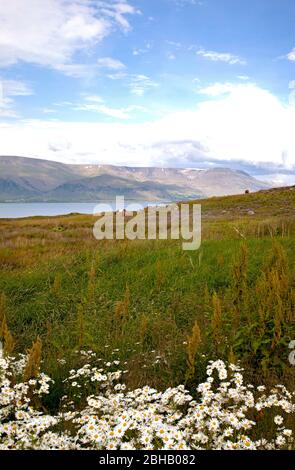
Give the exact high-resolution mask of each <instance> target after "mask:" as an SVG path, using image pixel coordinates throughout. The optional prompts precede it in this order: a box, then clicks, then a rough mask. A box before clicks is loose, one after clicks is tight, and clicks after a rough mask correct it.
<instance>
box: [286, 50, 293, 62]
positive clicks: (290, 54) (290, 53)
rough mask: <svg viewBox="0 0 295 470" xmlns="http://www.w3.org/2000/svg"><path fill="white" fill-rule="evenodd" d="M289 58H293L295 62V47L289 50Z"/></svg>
mask: <svg viewBox="0 0 295 470" xmlns="http://www.w3.org/2000/svg"><path fill="white" fill-rule="evenodd" d="M287 58H288V59H289V60H291V61H292V62H295V47H294V49H293V50H292V51H291V52H289V54H288V55H287Z"/></svg>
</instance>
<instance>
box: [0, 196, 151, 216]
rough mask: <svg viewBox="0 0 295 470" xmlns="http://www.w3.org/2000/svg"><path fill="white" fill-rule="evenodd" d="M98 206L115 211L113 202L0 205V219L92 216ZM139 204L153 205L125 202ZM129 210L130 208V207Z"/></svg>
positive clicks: (145, 202)
mask: <svg viewBox="0 0 295 470" xmlns="http://www.w3.org/2000/svg"><path fill="white" fill-rule="evenodd" d="M98 204H107V205H108V206H110V208H112V210H116V202H115V200H110V201H97V202H80V203H79V202H65V203H63V202H56V203H55V202H32V203H14V202H5V203H0V219H18V218H22V217H34V216H56V215H66V214H72V213H79V214H92V213H93V211H94V209H95V207H96V206H97V205H98ZM129 204H130V205H132V204H139V205H140V206H142V207H146V206H149V205H155V203H151V202H148V201H125V207H126V208H127V206H128V205H129ZM130 208H131V207H130Z"/></svg>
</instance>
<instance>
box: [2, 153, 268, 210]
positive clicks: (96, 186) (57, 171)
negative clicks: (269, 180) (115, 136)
mask: <svg viewBox="0 0 295 470" xmlns="http://www.w3.org/2000/svg"><path fill="white" fill-rule="evenodd" d="M268 187H269V186H268V185H267V184H266V183H263V182H261V181H258V180H257V179H255V178H253V177H252V176H250V175H248V174H247V173H245V172H243V171H236V170H231V169H229V168H210V169H207V170H194V169H181V168H156V167H148V168H145V167H142V168H140V167H126V166H112V165H69V164H63V163H57V162H52V161H47V160H41V159H35V158H25V157H14V156H0V202H39V201H40V202H41V201H43V202H96V201H98V200H103V199H112V198H114V197H115V196H116V195H124V196H125V197H126V199H129V200H135V199H137V200H145V201H170V200H180V199H183V200H184V199H198V198H205V197H210V196H224V195H232V194H240V193H243V192H245V190H247V189H248V190H250V191H259V190H261V189H267V188H268Z"/></svg>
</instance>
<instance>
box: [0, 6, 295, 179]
mask: <svg viewBox="0 0 295 470" xmlns="http://www.w3.org/2000/svg"><path fill="white" fill-rule="evenodd" d="M294 23H295V2H294V0H247V1H246V0H239V1H237V0H42V1H40V0H9V1H7V0H0V155H19V156H25V157H34V158H43V159H49V160H54V161H60V162H65V163H86V164H88V163H89V164H90V163H92V164H93V163H97V164H115V165H129V166H159V167H180V168H208V167H214V166H222V167H230V168H234V169H240V170H244V171H247V172H248V173H250V174H252V175H254V176H257V177H258V178H260V179H264V180H270V181H273V182H276V184H295V28H294Z"/></svg>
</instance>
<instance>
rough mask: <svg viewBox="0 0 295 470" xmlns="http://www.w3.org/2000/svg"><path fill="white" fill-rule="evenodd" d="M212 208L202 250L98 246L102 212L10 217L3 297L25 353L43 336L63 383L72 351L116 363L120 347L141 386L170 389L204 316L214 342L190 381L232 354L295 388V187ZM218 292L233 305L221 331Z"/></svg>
mask: <svg viewBox="0 0 295 470" xmlns="http://www.w3.org/2000/svg"><path fill="white" fill-rule="evenodd" d="M198 202H199V201H198ZM201 204H202V211H203V230H202V231H203V242H202V246H201V248H200V250H198V251H195V252H185V251H182V249H181V243H180V242H177V241H161V242H159V241H155V242H154V241H134V242H132V241H102V242H98V241H96V240H95V239H94V238H93V235H92V226H93V223H94V219H93V218H92V217H91V216H82V215H71V216H67V217H53V218H48V217H44V218H42V217H41V218H40V217H35V218H28V219H23V220H18V221H15V220H2V221H1V222H0V226H1V235H0V268H1V277H0V292H3V293H5V296H6V298H7V311H6V317H7V322H8V325H9V328H10V331H11V332H12V334H13V337H14V339H15V341H16V350H17V351H20V352H23V351H24V350H26V349H27V348H28V347H30V345H31V344H32V342H33V341H34V340H35V339H36V337H37V336H40V338H41V339H42V343H43V362H44V364H43V368H44V369H45V370H46V371H47V372H48V373H49V374H51V375H52V376H53V377H55V379H56V380H57V383H58V384H59V386H60V387H61V386H62V385H61V381H60V380H59V378H60V376H61V370H60V366H58V364H57V362H56V359H57V358H61V357H66V358H68V360H69V364H68V365H67V367H70V366H71V365H73V362H74V359H73V354H72V353H73V351H74V350H75V349H77V347H83V348H86V349H93V350H95V351H97V352H98V353H99V354H100V355H101V357H104V358H108V356H109V355H110V351H112V350H114V349H117V348H118V349H119V353H118V354H119V356H120V358H121V359H122V360H123V362H126V369H128V370H129V374H128V378H127V381H128V384H129V385H130V386H138V385H142V384H145V383H149V384H150V385H155V386H157V387H160V388H163V387H167V386H172V385H176V384H179V383H181V382H184V381H185V380H186V379H187V377H188V375H187V372H188V371H187V369H188V366H187V360H186V358H187V346H186V344H184V343H186V342H187V338H188V337H189V336H190V335H191V332H192V328H193V325H194V324H195V322H196V321H197V322H198V324H199V327H200V330H201V335H202V343H201V346H200V348H199V349H198V351H196V354H195V359H196V367H195V374H194V375H193V376H192V377H191V376H190V378H189V380H188V384H187V385H188V386H191V385H193V384H194V383H196V382H197V381H199V380H202V379H203V378H204V372H205V365H206V363H207V362H208V360H210V359H215V358H222V359H226V360H227V359H228V358H229V357H230V358H231V359H232V360H240V361H242V364H243V365H244V367H245V369H246V376H248V377H249V378H251V380H253V381H255V382H257V383H258V382H259V381H260V382H261V381H264V382H266V383H269V384H271V383H273V382H274V381H276V382H277V381H281V382H283V383H285V384H286V385H288V386H289V387H293V388H294V367H292V366H291V365H290V364H289V362H288V354H289V352H290V351H289V350H288V344H289V342H290V341H291V340H293V339H295V329H294V320H295V316H294V315H295V314H294V312H295V294H294V292H295V270H294V266H295V253H294V241H295V192H294V191H293V190H291V189H282V190H273V191H264V192H260V193H256V194H250V195H242V196H230V197H226V198H211V199H208V200H205V201H201ZM249 210H252V211H254V212H255V214H254V215H248V212H247V211H249ZM242 246H245V247H246V248H247V258H248V259H247V262H246V263H244V264H243V262H242V261H241V256H242V255H241V253H243V251H241V249H242V250H243V248H241V247H242ZM280 247H281V248H280ZM244 249H245V248H244ZM273 257H274V259H272V258H273ZM234 266H236V268H237V266H238V271H239V270H240V278H238V279H236V278H235V276H234V272H235V270H234ZM263 273H264V274H265V276H266V280H264V281H263ZM275 275H277V276H278V279H277V283H276V281H274V284H273V285H272V284H271V281H270V279H271V276H274V277H275ZM126 292H127V294H126ZM128 292H129V296H130V300H129V301H128V299H127V300H126V298H127V297H128ZM214 292H216V293H217V295H218V297H219V299H220V302H221V308H222V314H221V317H222V321H221V325H220V327H219V331H218V332H216V331H214V328H213V326H212V318H213V316H214V309H213V306H212V296H213V293H214ZM124 297H125V313H124V314H122V315H121V313H120V312H121V310H122V308H123V307H122V305H123V304H122V302H123V300H124ZM120 302H121V303H120ZM118 303H119V304H118ZM281 305H283V306H282V307H281ZM264 306H265V309H264ZM120 309H121V310H120ZM280 309H281V311H279V310H280ZM264 310H266V311H264ZM118 312H119V313H118ZM120 315H121V316H120ZM263 315H264V317H263V318H264V320H263V321H262V319H261V318H262V316H263ZM121 317H123V318H121ZM238 317H239V318H238ZM262 326H263V327H262ZM216 338H217V339H216ZM218 338H219V339H218ZM274 338H275V339H274ZM106 345H108V346H109V347H108V348H106ZM157 356H159V357H161V359H160V363H155V362H156V361H155V358H156V357H157ZM262 377H263V379H262ZM58 394H59V393H58V391H56V396H58Z"/></svg>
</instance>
